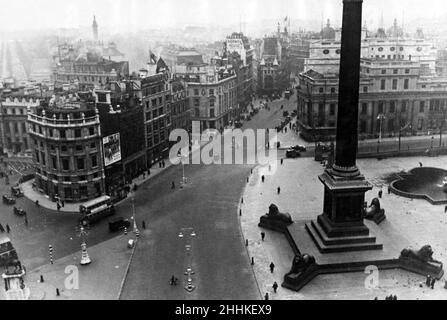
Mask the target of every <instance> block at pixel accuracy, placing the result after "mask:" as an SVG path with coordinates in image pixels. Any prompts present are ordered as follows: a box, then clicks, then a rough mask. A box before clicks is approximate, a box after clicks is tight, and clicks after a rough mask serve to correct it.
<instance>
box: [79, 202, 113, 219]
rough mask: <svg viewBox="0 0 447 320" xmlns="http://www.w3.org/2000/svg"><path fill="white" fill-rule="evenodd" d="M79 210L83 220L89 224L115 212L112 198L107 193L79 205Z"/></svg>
mask: <svg viewBox="0 0 447 320" xmlns="http://www.w3.org/2000/svg"><path fill="white" fill-rule="evenodd" d="M79 212H80V213H81V219H80V220H81V222H82V223H83V224H88V223H94V222H96V221H98V220H101V219H102V218H104V217H107V216H110V215H112V214H114V213H115V208H114V206H113V204H112V199H111V198H110V197H109V196H107V195H105V196H101V197H99V198H96V199H93V200H90V201H87V202H85V203H83V204H82V205H80V206H79Z"/></svg>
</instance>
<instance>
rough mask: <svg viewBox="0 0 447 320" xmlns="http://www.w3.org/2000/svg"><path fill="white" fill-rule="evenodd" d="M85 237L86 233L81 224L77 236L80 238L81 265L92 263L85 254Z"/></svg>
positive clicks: (86, 253)
mask: <svg viewBox="0 0 447 320" xmlns="http://www.w3.org/2000/svg"><path fill="white" fill-rule="evenodd" d="M86 235H87V231H86V230H85V228H84V226H83V225H82V224H81V225H80V227H79V236H80V237H81V238H82V243H81V265H83V266H84V265H87V264H90V263H91V262H92V260H91V259H90V256H89V255H88V252H87V244H86V242H85V236H86Z"/></svg>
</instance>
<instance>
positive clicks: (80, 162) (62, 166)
mask: <svg viewBox="0 0 447 320" xmlns="http://www.w3.org/2000/svg"><path fill="white" fill-rule="evenodd" d="M45 159H46V158H45V153H44V152H42V151H40V152H39V151H38V150H35V161H36V163H41V164H42V165H43V166H46V160H45ZM50 159H51V162H50V164H51V166H52V167H51V168H52V169H55V170H63V171H76V170H85V169H86V157H85V156H83V157H76V158H75V161H74V163H75V167H71V166H70V158H69V157H64V158H60V162H59V163H58V161H57V157H55V156H51V157H50ZM89 159H90V168H96V167H98V155H97V154H93V155H91V156H89Z"/></svg>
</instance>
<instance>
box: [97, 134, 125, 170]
mask: <svg viewBox="0 0 447 320" xmlns="http://www.w3.org/2000/svg"><path fill="white" fill-rule="evenodd" d="M102 145H103V147H104V165H105V166H106V167H107V166H108V165H111V164H112V163H115V162H118V161H120V160H121V145H120V134H119V133H115V134H111V135H110V136H107V137H104V138H102Z"/></svg>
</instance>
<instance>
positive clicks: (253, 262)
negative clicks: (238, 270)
mask: <svg viewBox="0 0 447 320" xmlns="http://www.w3.org/2000/svg"><path fill="white" fill-rule="evenodd" d="M254 264H255V258H253V257H251V265H254Z"/></svg>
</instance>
